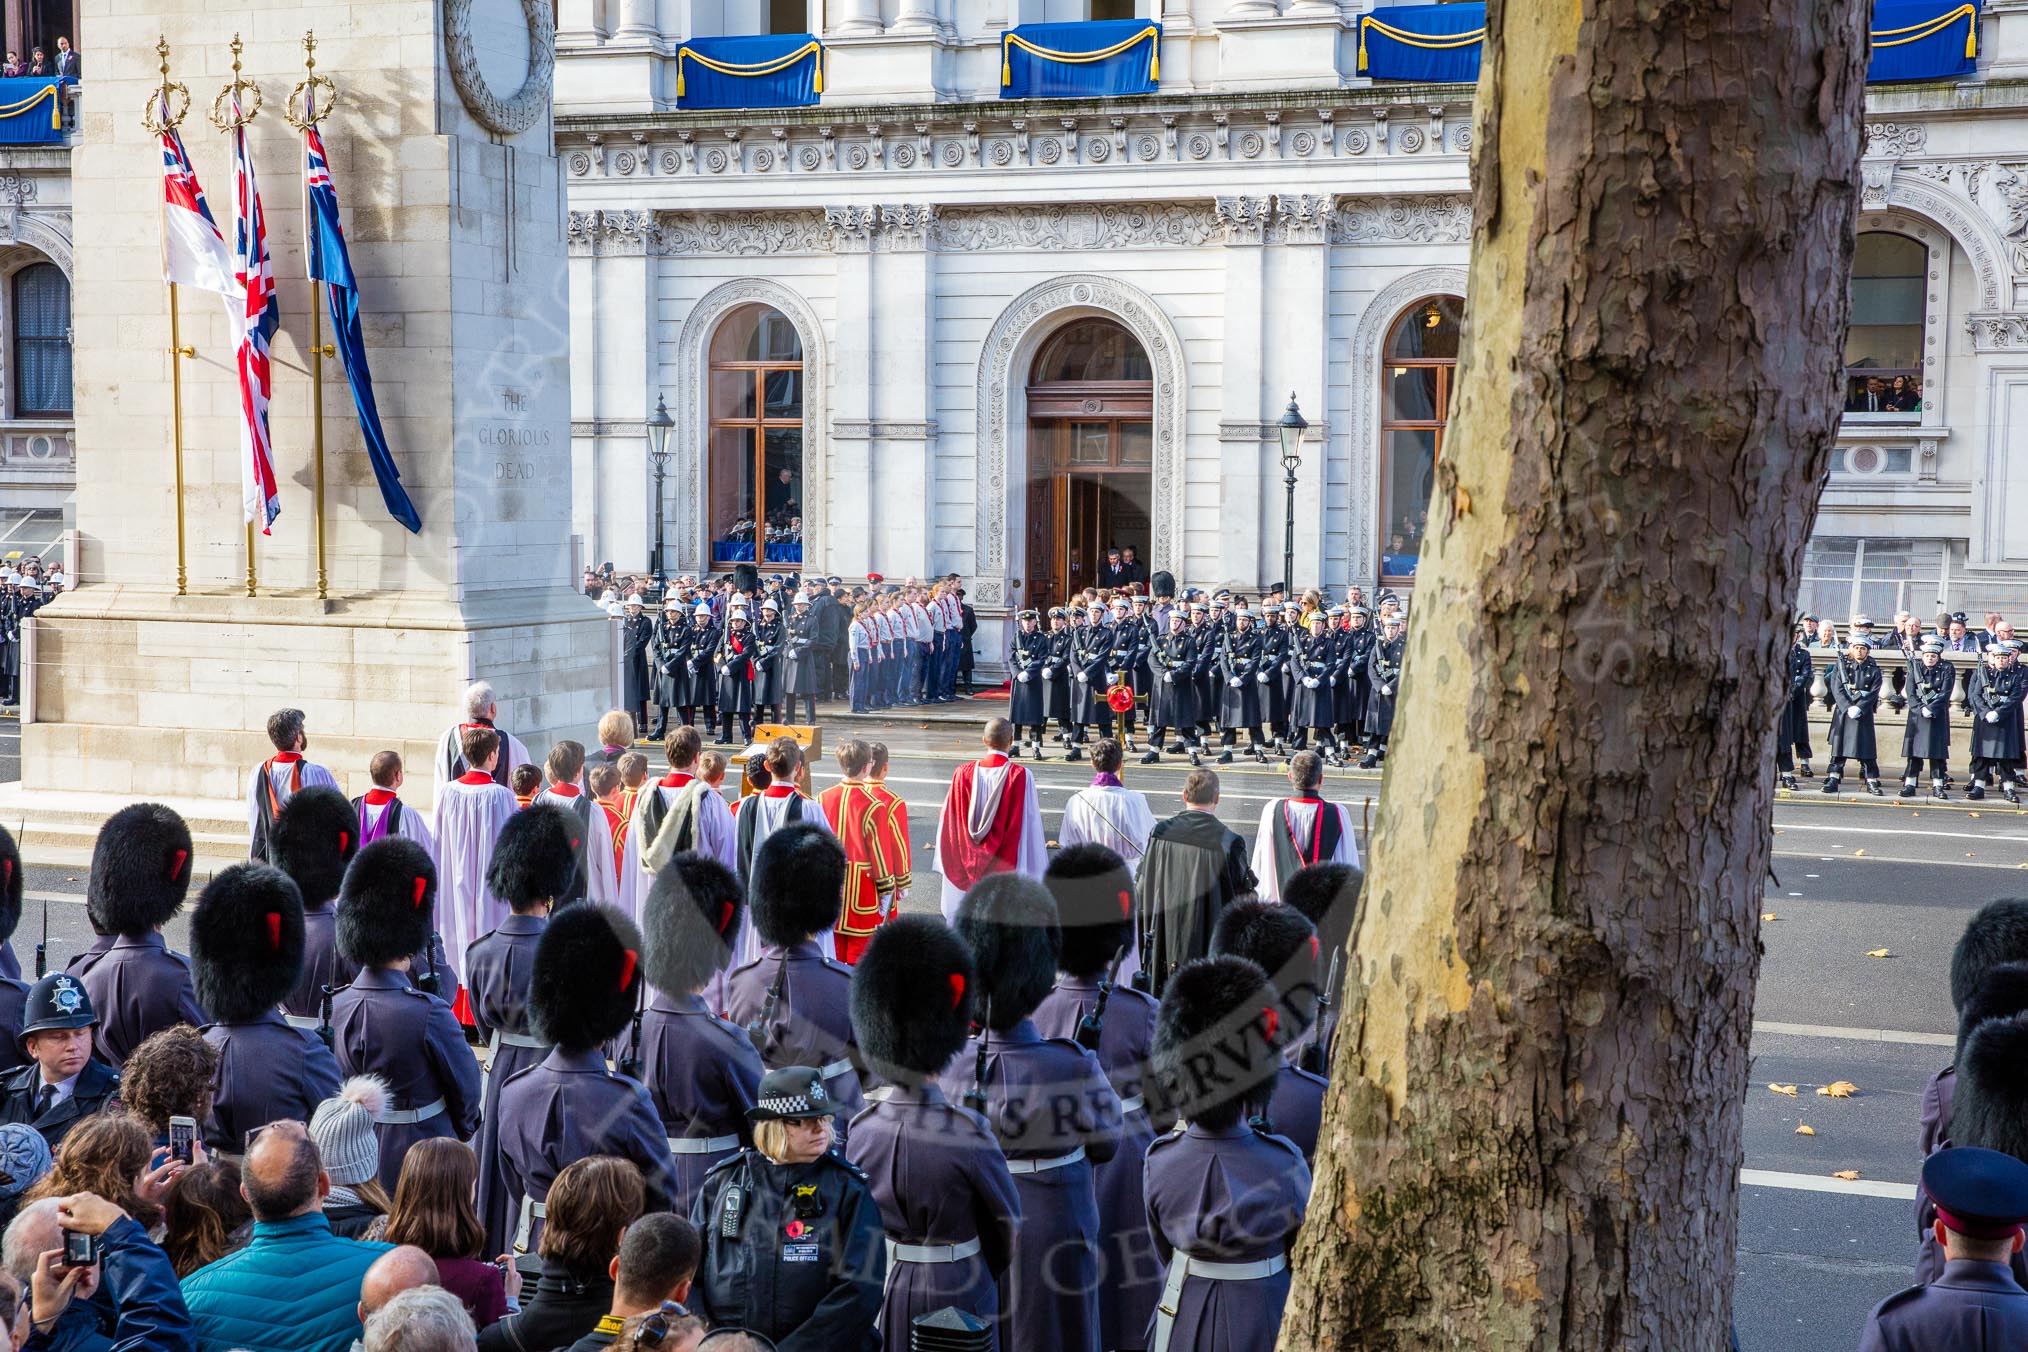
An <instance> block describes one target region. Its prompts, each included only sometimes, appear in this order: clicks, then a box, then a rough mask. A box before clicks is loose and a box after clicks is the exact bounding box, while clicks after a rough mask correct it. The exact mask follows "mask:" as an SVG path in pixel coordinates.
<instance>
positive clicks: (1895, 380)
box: [1845, 231, 1928, 422]
mask: <svg viewBox="0 0 2028 1352" xmlns="http://www.w3.org/2000/svg"><path fill="white" fill-rule="evenodd" d="M1927 257H1928V255H1927V251H1926V250H1925V249H1924V248H1923V246H1922V245H1921V244H1920V243H1918V242H1917V241H1915V240H1912V239H1910V238H1908V236H1906V235H1891V234H1888V233H1886V232H1885V231H1869V232H1867V233H1866V234H1863V235H1861V236H1859V241H1858V247H1857V248H1856V249H1855V250H1853V253H1852V327H1851V329H1850V330H1849V331H1848V332H1847V333H1846V336H1845V412H1847V413H1850V414H1857V415H1859V416H1860V417H1862V418H1872V417H1892V418H1895V419H1896V420H1898V421H1904V422H1906V421H1913V420H1914V419H1917V418H1919V417H1921V416H1922V324H1923V295H1924V276H1923V274H1924V272H1925V270H1926V268H1927V266H1928V264H1927Z"/></svg>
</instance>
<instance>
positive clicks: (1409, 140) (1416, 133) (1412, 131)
mask: <svg viewBox="0 0 2028 1352" xmlns="http://www.w3.org/2000/svg"><path fill="white" fill-rule="evenodd" d="M1394 137H1395V143H1396V144H1397V145H1399V146H1400V147H1401V148H1402V150H1403V151H1404V152H1406V153H1407V154H1410V155H1413V154H1414V153H1415V152H1416V151H1418V150H1421V149H1422V141H1423V136H1422V128H1421V127H1403V128H1402V129H1401V130H1400V131H1398V132H1396V133H1395V134H1394Z"/></svg>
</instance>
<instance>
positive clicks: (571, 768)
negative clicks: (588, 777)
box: [534, 741, 620, 907]
mask: <svg viewBox="0 0 2028 1352" xmlns="http://www.w3.org/2000/svg"><path fill="white" fill-rule="evenodd" d="M543 774H544V775H545V776H546V777H547V778H548V781H549V782H548V784H547V786H546V787H544V789H543V790H542V792H540V793H538V794H536V795H535V800H534V801H535V802H537V803H544V804H547V805H548V806H550V807H558V808H562V809H563V810H564V811H565V812H568V813H569V814H570V817H571V820H572V821H574V822H576V823H577V830H576V832H575V833H574V834H573V836H572V839H573V840H574V841H575V847H576V849H577V852H578V854H577V857H578V870H577V876H576V877H575V878H573V879H572V880H571V885H570V891H569V892H568V893H567V894H566V895H564V896H561V897H557V898H556V899H555V901H556V904H557V905H558V906H559V907H561V906H567V905H569V904H570V903H571V902H573V901H586V900H590V901H595V902H601V903H604V904H606V905H611V904H612V903H614V902H616V901H618V900H619V898H620V888H619V882H618V878H617V867H616V865H615V864H614V862H613V828H612V824H611V823H610V822H608V821H607V820H606V814H605V812H604V811H603V810H601V809H600V807H599V805H598V804H597V803H595V802H593V801H592V796H591V795H590V794H589V793H586V792H585V790H584V785H583V784H582V783H581V782H580V781H581V780H582V779H583V777H584V745H583V743H581V742H572V741H561V742H558V743H557V744H556V745H554V746H552V747H550V748H549V759H548V760H547V761H545V762H544V764H543Z"/></svg>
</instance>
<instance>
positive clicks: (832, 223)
mask: <svg viewBox="0 0 2028 1352" xmlns="http://www.w3.org/2000/svg"><path fill="white" fill-rule="evenodd" d="M879 227H880V219H879V214H878V212H877V211H876V209H875V208H873V207H825V208H824V230H825V233H826V235H827V237H828V238H829V241H830V246H831V247H832V248H833V249H836V250H837V251H838V252H839V253H865V252H866V251H867V250H868V249H871V248H872V247H873V233H874V231H875V230H877V229H879Z"/></svg>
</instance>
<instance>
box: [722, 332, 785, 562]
mask: <svg viewBox="0 0 2028 1352" xmlns="http://www.w3.org/2000/svg"><path fill="white" fill-rule="evenodd" d="M709 357H710V365H711V385H710V391H709V396H708V398H709V418H710V435H709V441H708V443H707V446H708V449H707V457H706V467H705V484H706V492H705V503H706V521H707V528H708V530H709V533H710V542H711V566H712V568H713V569H716V570H720V571H723V570H725V569H730V568H732V567H734V566H735V565H738V564H741V563H752V564H758V565H759V566H761V567H762V568H769V567H773V568H783V569H793V568H800V567H801V566H802V563H803V503H804V493H803V340H802V338H801V337H800V336H799V335H798V334H797V332H796V326H795V325H794V324H792V323H790V322H789V319H788V316H786V315H784V314H783V313H782V312H781V311H779V310H776V309H774V308H773V307H771V306H767V305H758V304H756V305H742V306H740V307H739V308H738V309H736V310H733V311H732V312H731V313H730V314H728V315H726V316H725V318H724V319H723V320H722V321H720V323H719V325H718V328H717V330H716V331H715V332H714V333H713V334H712V337H711V348H710V354H709Z"/></svg>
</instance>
